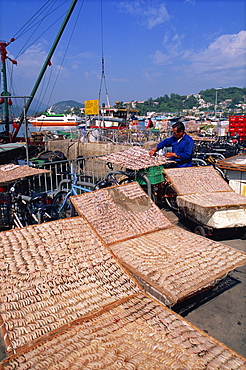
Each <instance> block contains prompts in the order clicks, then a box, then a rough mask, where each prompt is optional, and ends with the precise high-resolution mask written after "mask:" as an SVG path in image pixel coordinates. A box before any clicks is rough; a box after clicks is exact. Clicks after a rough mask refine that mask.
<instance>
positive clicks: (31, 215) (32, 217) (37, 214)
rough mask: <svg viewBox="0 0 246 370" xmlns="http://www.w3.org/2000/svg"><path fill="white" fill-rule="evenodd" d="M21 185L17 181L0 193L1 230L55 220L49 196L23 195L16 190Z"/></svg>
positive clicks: (46, 194)
mask: <svg viewBox="0 0 246 370" xmlns="http://www.w3.org/2000/svg"><path fill="white" fill-rule="evenodd" d="M21 183H22V182H21V181H17V182H15V183H14V184H13V185H12V186H11V187H10V188H5V189H4V190H5V191H4V192H2V193H1V204H0V206H1V207H0V208H1V212H0V213H1V217H0V227H1V229H11V228H13V227H18V228H20V227H25V226H28V225H34V224H38V223H42V222H47V221H51V220H52V219H55V218H56V215H55V213H54V212H55V209H54V207H53V206H52V205H51V204H52V201H53V200H52V198H51V196H49V195H48V193H47V192H43V193H31V195H27V194H23V193H22V192H20V190H18V185H19V184H21Z"/></svg>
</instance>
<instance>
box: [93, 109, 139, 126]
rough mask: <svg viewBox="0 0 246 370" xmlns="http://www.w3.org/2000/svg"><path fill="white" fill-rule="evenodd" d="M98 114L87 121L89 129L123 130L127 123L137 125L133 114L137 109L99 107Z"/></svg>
mask: <svg viewBox="0 0 246 370" xmlns="http://www.w3.org/2000/svg"><path fill="white" fill-rule="evenodd" d="M99 112H100V114H99V115H98V116H93V117H90V118H89V119H88V121H87V122H88V126H89V127H90V128H111V129H124V128H128V126H129V121H133V124H137V122H138V120H137V118H136V117H135V114H137V113H138V110H137V109H133V108H118V107H101V108H100V109H99Z"/></svg>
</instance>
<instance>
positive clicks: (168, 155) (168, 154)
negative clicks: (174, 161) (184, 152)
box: [165, 152, 178, 158]
mask: <svg viewBox="0 0 246 370" xmlns="http://www.w3.org/2000/svg"><path fill="white" fill-rule="evenodd" d="M165 157H166V158H172V157H173V158H178V156H177V154H175V153H171V152H166V153H165Z"/></svg>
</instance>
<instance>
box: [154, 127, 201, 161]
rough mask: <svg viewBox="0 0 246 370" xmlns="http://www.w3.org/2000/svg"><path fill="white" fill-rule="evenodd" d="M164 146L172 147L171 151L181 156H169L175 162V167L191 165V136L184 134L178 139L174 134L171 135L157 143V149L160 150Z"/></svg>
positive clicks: (192, 142)
mask: <svg viewBox="0 0 246 370" xmlns="http://www.w3.org/2000/svg"><path fill="white" fill-rule="evenodd" d="M164 147H165V148H166V147H172V152H173V153H175V154H177V155H178V156H179V157H180V158H181V159H180V158H170V159H172V160H175V161H176V162H177V166H175V167H191V166H192V153H193V148H194V141H193V139H192V137H190V136H189V135H187V134H185V135H184V136H183V137H182V138H181V139H180V140H178V139H176V138H175V137H174V136H171V137H170V138H168V139H165V140H163V141H161V142H160V143H159V144H158V145H157V150H160V149H162V148H164Z"/></svg>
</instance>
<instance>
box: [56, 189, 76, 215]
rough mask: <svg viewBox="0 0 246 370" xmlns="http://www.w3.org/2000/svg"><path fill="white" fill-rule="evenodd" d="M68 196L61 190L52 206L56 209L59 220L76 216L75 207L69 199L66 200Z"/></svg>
mask: <svg viewBox="0 0 246 370" xmlns="http://www.w3.org/2000/svg"><path fill="white" fill-rule="evenodd" d="M67 194H68V192H67V191H65V190H61V191H59V193H57V194H56V195H55V197H54V200H53V203H52V204H53V205H54V207H55V209H56V214H57V218H68V217H73V216H74V214H75V211H74V207H73V205H72V203H71V201H70V199H69V197H68V198H67V199H66V196H67Z"/></svg>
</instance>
